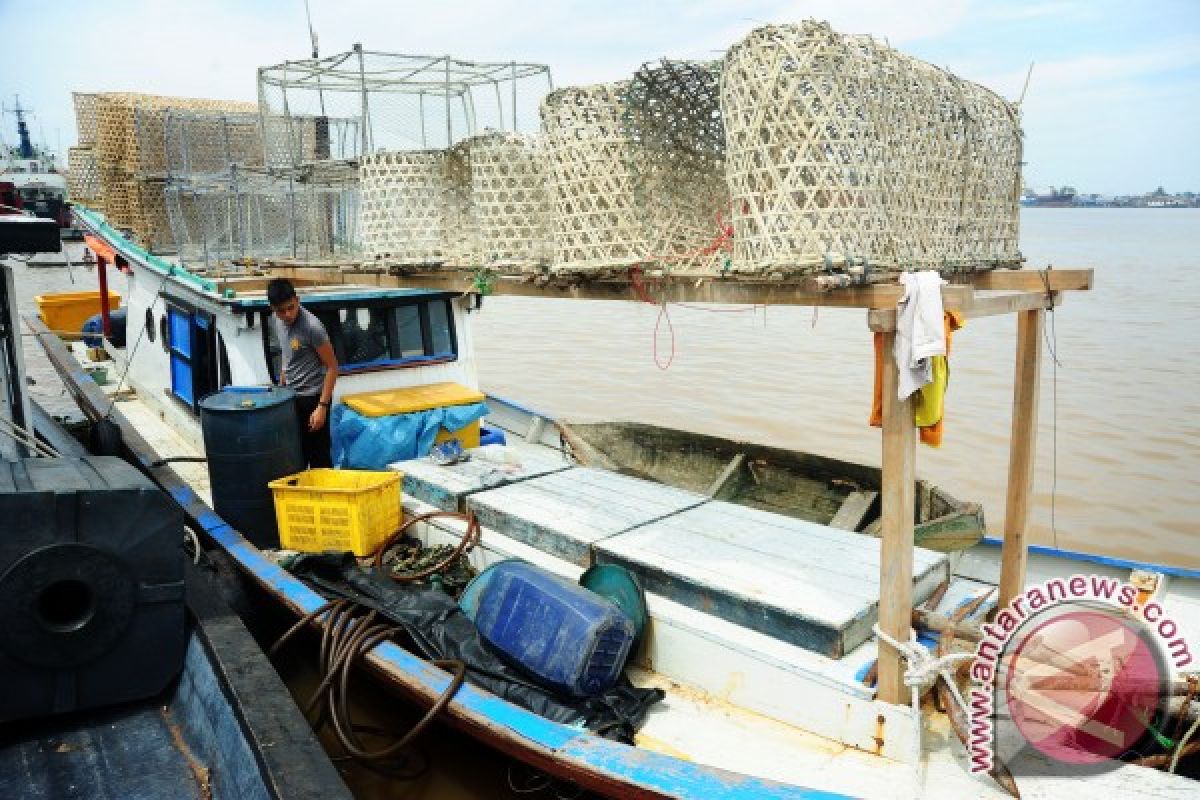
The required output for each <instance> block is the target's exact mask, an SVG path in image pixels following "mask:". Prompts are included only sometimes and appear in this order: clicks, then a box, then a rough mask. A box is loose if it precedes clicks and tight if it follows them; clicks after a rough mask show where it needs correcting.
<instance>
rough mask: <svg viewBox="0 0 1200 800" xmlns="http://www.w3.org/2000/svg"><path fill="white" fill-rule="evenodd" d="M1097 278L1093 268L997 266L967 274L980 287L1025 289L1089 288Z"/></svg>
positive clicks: (972, 282) (973, 284)
mask: <svg viewBox="0 0 1200 800" xmlns="http://www.w3.org/2000/svg"><path fill="white" fill-rule="evenodd" d="M1094 278H1095V270H1093V269H995V270H989V271H987V272H977V273H974V274H972V275H968V276H966V280H967V282H968V283H970V284H971V285H972V286H974V287H975V288H976V289H1005V290H1008V291H1022V292H1034V291H1038V290H1041V291H1043V292H1045V291H1051V292H1069V291H1088V290H1089V289H1091V288H1092V286H1093V281H1094Z"/></svg>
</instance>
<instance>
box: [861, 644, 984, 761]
mask: <svg viewBox="0 0 1200 800" xmlns="http://www.w3.org/2000/svg"><path fill="white" fill-rule="evenodd" d="M873 629H874V631H875V635H876V636H877V637H879V639H880V640H882V641H883V642H886V643H887V644H888V645H890V646H891V647H893V648H894V649H895V650H896V652H898V653H899V654H900V656H901V657H902V658H903V659H904V660H905V662H906V663H907V667H906V668H905V670H904V685H905V686H907V687H908V688H909V689H910V690H911V692H912V709H913V737H912V740H913V744H912V747H913V768H914V769H915V770H916V772H915V773H914V774H915V775H920V772H921V695H922V694H924V693H925V691H926V690H928V689H929V688H931V687H932V686H933V685H934V684H935V683H936V682H937V679H938V678H939V677H940V678H941V679H942V680H944V681H945V682H946V686H948V687H949V689H950V694H951V695H953V696H954V702H956V703H958V706H959V708H961V709H962V710H963V713H964V714H965V713H968V712H967V704H966V701H964V700H963V697H962V694H961V693H960V692H959V691H958V684H957V682H956V681H955V680H954V673H953V671H952V669H953V667H954V666H955V665H957V664H958V663H960V662H962V661H970V660H971V659H973V658H975V655H974V653H951V654H949V655H944V656H940V657H939V656H935V655H933V653H931V652H930V651H929V650H928V649H926V648H925V646H924V645H922V644H921V643H920V642H918V641H917V633H916V631H913V630H911V629H910V630H909V634H908V635H909V641H907V642H900V641H897V640H896V639H893V638H892V637H891V636H888V635H887V634H886V633H884V632H883V629H882V628H880V627H879V623H875V625H874V626H873Z"/></svg>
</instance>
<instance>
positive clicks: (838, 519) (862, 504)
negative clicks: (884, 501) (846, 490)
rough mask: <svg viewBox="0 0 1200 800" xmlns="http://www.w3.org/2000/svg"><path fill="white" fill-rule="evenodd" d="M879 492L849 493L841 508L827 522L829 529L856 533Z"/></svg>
mask: <svg viewBox="0 0 1200 800" xmlns="http://www.w3.org/2000/svg"><path fill="white" fill-rule="evenodd" d="M877 497H879V492H851V493H850V494H849V495H848V496H847V497H846V500H845V502H843V503H842V507H841V508H839V509H838V510H837V513H836V514H834V515H833V519H831V520H829V527H831V528H840V529H841V530H844V531H856V530H858V526H859V525H862V521H863V517H865V516H867V512H868V511H870V510H871V506H872V504H874V502H875V498H877Z"/></svg>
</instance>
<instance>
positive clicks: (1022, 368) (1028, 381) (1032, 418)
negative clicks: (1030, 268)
mask: <svg viewBox="0 0 1200 800" xmlns="http://www.w3.org/2000/svg"><path fill="white" fill-rule="evenodd" d="M1045 314H1046V312H1045V311H1044V310H1043V309H1035V310H1033V311H1022V312H1021V313H1019V314H1018V315H1017V367H1016V374H1015V376H1014V379H1013V409H1012V439H1011V441H1010V443H1009V453H1008V496H1007V498H1006V503H1005V508H1004V546H1003V549H1002V550H1001V565H1000V596H999V599H998V601H997V608H1004V607H1005V606H1007V605H1008V604H1009V602H1010V601H1011V600H1012V599H1013V598H1014V597H1016V596H1017V595H1018V594H1020V593H1021V591H1022V590H1023V589H1024V588H1025V562H1026V560H1027V557H1028V555H1029V549H1028V544H1027V542H1026V540H1025V528H1026V526H1027V525H1028V523H1029V498H1030V494H1031V493H1032V491H1033V463H1034V451H1035V444H1036V443H1037V427H1038V375H1039V372H1040V369H1039V367H1040V362H1041V354H1042V324H1043V323H1044V321H1045Z"/></svg>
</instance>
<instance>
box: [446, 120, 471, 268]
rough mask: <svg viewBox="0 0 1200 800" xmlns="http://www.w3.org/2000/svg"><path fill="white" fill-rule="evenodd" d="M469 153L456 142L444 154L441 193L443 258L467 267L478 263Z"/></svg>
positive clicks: (462, 145) (469, 151)
mask: <svg viewBox="0 0 1200 800" xmlns="http://www.w3.org/2000/svg"><path fill="white" fill-rule="evenodd" d="M472 161H473V154H472V153H471V150H470V148H469V147H468V145H467V143H466V142H465V141H464V142H460V143H459V144H457V145H455V146H454V147H452V148H450V151H449V152H448V153H447V154H446V160H445V178H444V181H445V190H444V192H443V194H442V204H443V205H442V207H443V211H442V217H443V220H444V223H443V228H442V232H443V235H444V237H445V253H446V261H447V263H449V264H455V265H459V266H468V265H473V264H477V263H479V225H478V223H477V222H476V220H475V205H474V187H473V186H472V185H471V164H472Z"/></svg>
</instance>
